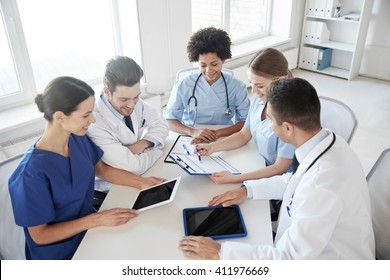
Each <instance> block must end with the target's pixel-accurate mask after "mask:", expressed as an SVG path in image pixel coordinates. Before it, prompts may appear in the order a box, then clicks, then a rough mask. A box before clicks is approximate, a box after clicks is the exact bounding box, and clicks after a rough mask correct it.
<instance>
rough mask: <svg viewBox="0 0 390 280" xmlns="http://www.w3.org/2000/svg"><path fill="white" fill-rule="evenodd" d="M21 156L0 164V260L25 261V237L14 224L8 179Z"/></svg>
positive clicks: (20, 228)
mask: <svg viewBox="0 0 390 280" xmlns="http://www.w3.org/2000/svg"><path fill="white" fill-rule="evenodd" d="M22 157H23V154H21V155H17V156H15V157H12V158H9V159H7V160H5V161H3V162H0V214H1V217H0V258H1V259H5V260H7V259H10V260H22V259H25V258H26V257H25V236H24V232H23V228H22V227H20V226H17V225H16V224H15V218H14V212H13V210H12V204H11V197H10V195H9V190H8V179H9V177H10V176H11V174H12V173H13V172H14V171H15V169H16V167H17V166H18V164H19V163H20V161H21V159H22Z"/></svg>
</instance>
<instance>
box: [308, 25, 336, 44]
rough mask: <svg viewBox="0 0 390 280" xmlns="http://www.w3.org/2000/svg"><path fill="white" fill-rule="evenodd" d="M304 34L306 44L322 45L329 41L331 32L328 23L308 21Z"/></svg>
mask: <svg viewBox="0 0 390 280" xmlns="http://www.w3.org/2000/svg"><path fill="white" fill-rule="evenodd" d="M304 33H305V34H304V38H303V39H304V43H308V44H321V43H324V42H327V41H329V36H330V32H329V30H328V27H327V25H326V23H325V22H322V21H314V20H308V21H306V25H305V29H304Z"/></svg>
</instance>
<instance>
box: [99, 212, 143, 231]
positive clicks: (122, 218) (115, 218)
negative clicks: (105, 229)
mask: <svg viewBox="0 0 390 280" xmlns="http://www.w3.org/2000/svg"><path fill="white" fill-rule="evenodd" d="M92 215H96V216H95V219H96V220H95V222H96V226H109V227H110V226H111V227H112V226H119V225H123V224H126V223H127V222H128V221H129V220H131V219H133V218H135V217H136V216H137V215H138V211H137V210H135V209H129V208H113V209H109V210H103V211H101V212H98V213H95V214H92Z"/></svg>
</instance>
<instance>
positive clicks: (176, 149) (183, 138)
mask: <svg viewBox="0 0 390 280" xmlns="http://www.w3.org/2000/svg"><path fill="white" fill-rule="evenodd" d="M193 139H194V138H192V137H191V136H188V135H179V136H178V137H177V139H176V141H175V143H174V144H173V146H172V148H171V150H170V151H169V153H168V155H167V156H166V158H165V159H164V162H167V163H175V161H174V160H173V159H172V158H171V157H170V156H169V155H170V154H178V155H188V154H193V151H194V150H195V148H196V145H194V144H191V141H192V140H193ZM184 147H185V148H184ZM187 151H188V152H187Z"/></svg>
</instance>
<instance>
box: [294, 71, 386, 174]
mask: <svg viewBox="0 0 390 280" xmlns="http://www.w3.org/2000/svg"><path fill="white" fill-rule="evenodd" d="M293 74H294V76H296V77H300V78H304V79H306V80H308V81H309V82H310V83H311V84H312V85H313V86H314V87H315V88H316V89H317V93H318V95H323V96H328V97H331V98H335V99H338V100H340V101H342V102H344V103H345V104H347V105H348V106H349V107H350V108H351V109H352V110H353V112H354V113H355V115H356V117H357V119H358V126H357V129H356V132H355V134H354V136H353V138H352V141H351V147H352V149H353V150H354V151H355V152H356V154H357V155H358V157H359V158H360V160H361V163H362V166H363V169H364V171H365V173H366V174H367V173H368V172H369V171H370V169H371V167H372V166H373V164H374V163H375V161H376V159H377V158H378V157H379V155H380V153H381V152H382V151H383V150H384V149H386V148H390V82H388V81H382V80H377V79H370V78H366V77H361V76H359V77H358V78H356V79H354V80H352V81H347V80H344V79H340V78H335V77H330V76H326V75H321V74H318V73H313V72H309V71H304V70H294V71H293Z"/></svg>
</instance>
